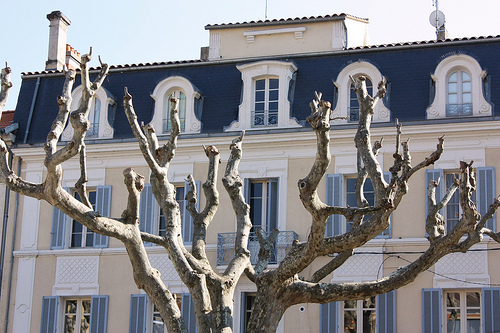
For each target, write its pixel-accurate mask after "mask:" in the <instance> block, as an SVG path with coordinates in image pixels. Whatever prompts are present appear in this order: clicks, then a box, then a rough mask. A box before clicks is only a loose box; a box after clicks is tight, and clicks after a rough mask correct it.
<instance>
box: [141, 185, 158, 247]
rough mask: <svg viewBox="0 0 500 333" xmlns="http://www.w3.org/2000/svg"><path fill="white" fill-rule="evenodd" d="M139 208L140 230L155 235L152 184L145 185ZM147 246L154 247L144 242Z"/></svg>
mask: <svg viewBox="0 0 500 333" xmlns="http://www.w3.org/2000/svg"><path fill="white" fill-rule="evenodd" d="M140 200H141V201H140V204H139V205H140V206H139V229H140V230H141V231H144V232H147V233H149V234H153V233H154V229H153V228H154V218H155V214H154V213H155V207H156V205H155V198H154V195H153V190H152V188H151V184H149V183H148V184H144V189H143V190H142V191H141V198H140ZM144 245H145V246H151V245H153V244H152V243H150V242H144Z"/></svg>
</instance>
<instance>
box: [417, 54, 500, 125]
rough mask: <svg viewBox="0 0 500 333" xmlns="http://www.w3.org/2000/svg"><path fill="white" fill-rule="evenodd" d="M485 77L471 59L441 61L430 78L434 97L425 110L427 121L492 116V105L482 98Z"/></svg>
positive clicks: (479, 67)
mask: <svg viewBox="0 0 500 333" xmlns="http://www.w3.org/2000/svg"><path fill="white" fill-rule="evenodd" d="M486 76H487V74H486V71H484V70H482V69H481V66H480V65H479V63H478V62H477V61H476V59H474V58H472V57H471V56H468V55H465V54H458V55H452V56H449V57H446V58H444V59H443V60H442V61H441V62H440V63H439V64H438V65H437V67H436V70H435V71H434V74H431V78H432V80H433V83H434V89H435V93H434V97H433V100H432V101H431V105H430V106H429V107H428V108H427V119H434V118H437V119H439V118H447V117H478V116H491V115H492V110H493V108H492V105H491V104H490V103H489V102H488V101H487V100H486V99H485V98H484V87H483V81H484V79H485V78H486Z"/></svg>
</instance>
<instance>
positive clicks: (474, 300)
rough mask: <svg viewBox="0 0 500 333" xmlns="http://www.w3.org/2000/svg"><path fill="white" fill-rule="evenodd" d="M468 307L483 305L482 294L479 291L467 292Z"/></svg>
mask: <svg viewBox="0 0 500 333" xmlns="http://www.w3.org/2000/svg"><path fill="white" fill-rule="evenodd" d="M466 299H467V307H468V308H470V307H480V306H481V294H480V293H478V292H468V293H467V294H466Z"/></svg>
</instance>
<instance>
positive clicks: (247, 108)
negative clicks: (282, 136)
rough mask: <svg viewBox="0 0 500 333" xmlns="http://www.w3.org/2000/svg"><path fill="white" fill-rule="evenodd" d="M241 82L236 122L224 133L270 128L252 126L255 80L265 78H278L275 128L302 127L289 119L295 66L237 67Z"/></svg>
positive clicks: (276, 63) (270, 63) (256, 64)
mask: <svg viewBox="0 0 500 333" xmlns="http://www.w3.org/2000/svg"><path fill="white" fill-rule="evenodd" d="M237 68H238V70H239V71H240V72H241V79H242V80H243V96H242V102H241V105H240V107H239V112H238V120H237V121H233V122H232V123H231V125H229V127H227V128H225V131H227V132H230V131H241V130H262V129H264V130H267V129H269V128H270V127H266V126H263V127H257V128H255V127H253V126H252V109H253V107H254V106H253V105H254V91H255V87H254V86H255V80H257V79H262V78H266V77H273V78H279V100H278V126H275V128H293V127H302V125H300V124H299V123H298V122H297V120H296V119H295V118H291V117H290V102H289V101H288V90H289V87H290V81H291V80H292V78H293V74H294V73H295V72H296V71H297V66H295V65H294V64H293V63H291V62H284V61H259V62H253V63H249V64H244V65H240V66H237Z"/></svg>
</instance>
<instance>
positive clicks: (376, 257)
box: [331, 246, 385, 283]
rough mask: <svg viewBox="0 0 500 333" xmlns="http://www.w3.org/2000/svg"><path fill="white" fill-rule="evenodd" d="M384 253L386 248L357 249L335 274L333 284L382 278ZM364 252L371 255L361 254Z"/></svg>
mask: <svg viewBox="0 0 500 333" xmlns="http://www.w3.org/2000/svg"><path fill="white" fill-rule="evenodd" d="M384 251H385V248H384V247H367V246H364V247H362V248H357V249H355V251H354V252H355V253H354V255H353V256H352V257H350V258H349V259H347V261H346V262H345V263H344V264H343V265H342V266H341V267H339V268H338V269H336V270H335V271H334V272H333V278H332V280H331V282H333V283H335V282H366V281H376V280H377V279H380V278H382V277H383V276H384V270H383V262H384ZM363 252H369V254H361V253H363ZM356 253H358V255H356Z"/></svg>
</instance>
